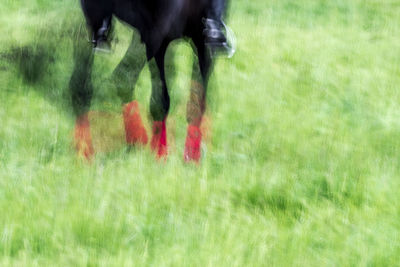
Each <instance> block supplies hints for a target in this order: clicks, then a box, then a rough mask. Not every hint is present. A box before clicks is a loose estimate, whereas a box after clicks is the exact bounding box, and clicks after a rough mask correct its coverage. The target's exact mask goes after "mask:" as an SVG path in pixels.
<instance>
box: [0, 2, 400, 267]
mask: <svg viewBox="0 0 400 267" xmlns="http://www.w3.org/2000/svg"><path fill="white" fill-rule="evenodd" d="M81 20H82V15H81V13H80V10H79V6H78V3H77V1H74V2H71V1H66V0H58V1H49V0H40V1H39V0H36V1H30V2H29V3H27V2H26V1H20V0H12V1H11V0H3V2H2V8H1V9H0V32H2V35H1V36H0V44H1V46H0V58H1V60H0V99H2V103H1V107H0V125H1V127H0V211H1V213H0V265H2V266H140V265H155V266H188V265H189V266H204V265H210V266H247V265H251V266H253V265H254V266H265V265H267V266H269V265H272V266H293V265H295V266H321V265H323V266H395V265H397V264H398V262H399V260H400V259H399V258H400V257H399V255H400V241H399V229H400V224H399V222H400V217H399V214H400V213H399V212H400V206H399V203H400V198H399V196H398V192H399V189H400V180H399V176H400V168H399V167H400V165H399V164H400V162H399V154H400V116H399V115H400V108H399V105H398V103H399V102H400V94H399V90H398V89H399V84H400V39H399V38H400V37H399V36H400V35H399V34H400V4H399V3H398V1H393V0H383V1H376V0H351V1H345V0H332V1H326V0H301V1H290V0H280V1H278V0H268V1H264V0H254V1H250V2H249V1H242V0H240V1H239V0H238V1H232V5H231V8H230V15H229V25H230V26H231V27H232V28H233V30H234V32H235V33H236V35H237V39H238V51H237V54H236V55H235V57H233V58H232V59H231V60H227V59H220V60H219V61H218V62H217V65H216V69H215V73H214V75H213V76H212V81H211V85H212V86H211V88H210V93H209V95H208V98H209V106H208V107H209V116H210V117H211V119H210V121H211V124H212V135H211V140H210V141H209V143H208V144H207V146H206V147H204V152H205V153H204V154H205V157H204V158H203V161H202V164H201V165H200V166H192V165H185V164H183V162H182V152H183V144H184V138H185V131H186V121H185V103H186V100H187V97H188V88H189V80H190V66H191V62H192V60H193V59H192V55H191V50H190V47H189V46H188V45H187V44H185V43H182V42H177V43H176V44H175V46H174V47H173V48H172V49H174V50H177V54H176V56H175V63H176V70H175V71H174V72H172V71H171V69H170V67H169V68H168V69H167V72H168V73H170V74H174V77H173V78H170V79H169V81H168V82H169V84H170V87H171V100H172V108H171V113H170V116H169V128H170V136H169V137H170V142H171V143H172V144H173V146H172V151H171V153H170V157H169V159H168V161H167V162H166V163H165V164H163V163H159V162H156V161H155V160H154V157H153V155H152V154H151V153H150V152H149V149H148V148H143V149H140V148H139V149H137V150H135V151H130V152H127V151H125V150H124V149H123V148H120V146H116V149H115V150H113V151H111V152H108V153H100V154H99V155H98V156H97V158H96V160H95V162H94V163H93V164H91V165H89V166H88V165H86V164H82V163H80V162H79V161H77V160H76V158H75V155H74V151H73V148H72V129H73V123H74V118H73V116H72V112H71V108H70V100H69V97H68V93H67V85H68V79H69V76H70V73H71V70H72V61H71V55H72V48H71V47H72V42H71V40H72V39H73V38H74V36H76V34H77V28H78V26H77V25H78V24H79V22H80V21H81ZM130 35H131V30H130V29H128V28H126V27H125V26H123V25H122V24H118V26H117V36H116V43H115V51H114V53H113V54H112V55H108V56H103V57H98V58H96V62H95V70H94V74H95V77H96V78H95V79H94V84H95V85H96V88H97V91H96V93H95V97H94V100H93V110H106V111H112V112H115V111H118V110H119V108H120V107H119V103H118V100H117V99H116V97H115V94H114V92H111V91H110V90H107V88H103V87H102V86H101V85H102V83H101V80H102V79H104V77H106V76H107V75H108V74H110V73H111V71H112V69H113V67H114V66H115V65H116V64H117V63H118V61H119V59H120V58H121V56H122V55H123V53H124V50H125V49H126V48H127V45H128V41H129V38H130ZM40 68H42V69H40ZM41 73H44V74H45V75H43V76H41V75H40V74H41ZM24 77H28V80H26V79H24ZM29 77H30V78H29ZM149 85H150V84H149V73H148V70H147V69H145V70H144V71H143V73H142V75H141V78H140V81H139V83H138V85H137V86H136V96H137V98H138V99H139V101H140V102H141V104H142V109H143V110H144V111H147V110H148V104H147V103H148V99H149V93H150V90H149ZM104 128H105V126H104V125H100V126H99V129H100V130H99V132H102V130H101V129H104ZM115 128H116V129H118V127H115ZM117 137H118V136H117ZM117 137H116V139H118V138H119V137H118V138H117ZM119 139H120V138H119ZM119 141H120V140H117V141H116V142H117V143H118V142H119ZM106 150H110V149H109V148H107V149H106Z"/></svg>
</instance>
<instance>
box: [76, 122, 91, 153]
mask: <svg viewBox="0 0 400 267" xmlns="http://www.w3.org/2000/svg"><path fill="white" fill-rule="evenodd" d="M75 149H76V151H77V153H78V157H79V158H84V159H86V160H91V159H92V158H93V156H94V149H93V144H92V137H91V135H90V123H89V117H88V115H87V114H84V115H81V116H80V117H78V118H77V119H76V124H75Z"/></svg>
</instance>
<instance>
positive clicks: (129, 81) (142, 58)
mask: <svg viewBox="0 0 400 267" xmlns="http://www.w3.org/2000/svg"><path fill="white" fill-rule="evenodd" d="M145 64H146V49H145V46H144V45H143V44H142V43H141V42H140V39H139V37H138V36H137V35H136V34H135V35H134V36H133V37H132V42H131V44H130V46H129V48H128V50H127V52H126V54H125V56H124V58H123V59H122V60H121V62H120V63H119V64H118V66H117V67H116V68H115V70H114V72H113V74H112V82H113V84H114V86H115V87H116V89H117V94H118V96H119V97H120V99H121V101H122V103H123V107H122V110H123V111H122V113H123V119H124V126H125V137H126V142H127V144H128V145H135V144H142V145H145V144H147V140H148V138H147V132H146V128H145V127H144V126H143V123H142V118H141V116H140V110H139V103H138V101H136V100H133V101H132V95H134V94H133V89H134V87H135V84H136V82H137V80H138V77H139V74H140V71H141V70H142V69H143V67H144V65H145ZM133 98H134V97H133Z"/></svg>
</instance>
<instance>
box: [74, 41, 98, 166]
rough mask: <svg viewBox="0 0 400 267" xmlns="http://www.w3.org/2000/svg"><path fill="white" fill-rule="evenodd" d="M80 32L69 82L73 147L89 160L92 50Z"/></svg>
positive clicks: (91, 149) (75, 44)
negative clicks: (73, 117)
mask: <svg viewBox="0 0 400 267" xmlns="http://www.w3.org/2000/svg"><path fill="white" fill-rule="evenodd" d="M81 35H82V34H77V40H75V42H74V70H73V73H72V76H71V79H70V82H69V90H70V93H71V98H72V107H73V111H74V113H75V116H76V122H75V132H74V138H75V148H76V150H77V152H78V156H79V157H83V158H86V159H88V160H90V159H91V158H92V157H93V155H94V149H93V144H92V138H91V134H90V123H89V115H88V111H89V108H90V102H91V99H92V95H93V87H92V83H91V71H92V65H93V52H92V47H91V45H90V44H89V43H88V42H87V41H85V40H86V39H85V37H83V36H81Z"/></svg>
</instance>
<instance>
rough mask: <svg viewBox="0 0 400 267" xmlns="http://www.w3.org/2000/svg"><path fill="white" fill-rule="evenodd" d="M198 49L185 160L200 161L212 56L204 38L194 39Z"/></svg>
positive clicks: (189, 106) (191, 89)
mask: <svg viewBox="0 0 400 267" xmlns="http://www.w3.org/2000/svg"><path fill="white" fill-rule="evenodd" d="M193 42H194V45H195V48H196V50H197V56H198V62H196V60H195V61H194V62H193V70H192V82H191V88H190V98H189V102H188V105H187V114H186V118H187V122H188V124H189V125H188V129H187V136H186V142H185V151H184V160H185V161H186V162H189V161H195V162H199V161H200V157H201V149H200V145H201V139H202V133H201V130H200V126H201V122H202V119H203V114H204V112H205V109H206V91H207V90H206V89H207V84H208V76H209V73H210V69H211V56H210V54H209V51H208V50H207V49H206V47H205V44H204V39H203V38H197V39H193Z"/></svg>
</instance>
